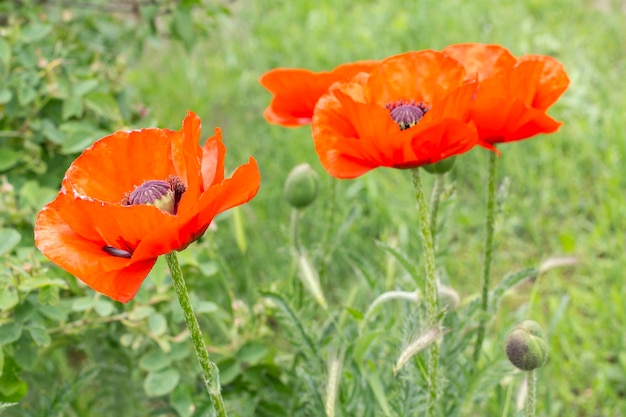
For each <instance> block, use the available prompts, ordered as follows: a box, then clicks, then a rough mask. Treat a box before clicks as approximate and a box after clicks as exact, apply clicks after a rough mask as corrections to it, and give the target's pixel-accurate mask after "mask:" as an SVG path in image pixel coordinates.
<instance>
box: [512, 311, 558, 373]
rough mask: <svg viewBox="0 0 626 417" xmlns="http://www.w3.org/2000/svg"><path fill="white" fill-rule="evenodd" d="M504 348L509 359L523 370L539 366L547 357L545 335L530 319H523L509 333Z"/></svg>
mask: <svg viewBox="0 0 626 417" xmlns="http://www.w3.org/2000/svg"><path fill="white" fill-rule="evenodd" d="M505 349H506V356H507V357H508V358H509V361H511V363H512V364H513V365H515V366H516V367H517V368H519V369H521V370H523V371H532V370H533V369H537V368H541V367H542V366H543V364H544V363H545V362H546V359H547V358H548V345H547V343H546V336H545V334H544V333H543V330H542V329H541V326H539V324H538V323H537V322H535V321H532V320H524V321H523V322H522V323H521V324H519V325H517V326H516V327H515V328H514V329H513V330H512V331H511V332H510V333H509V335H508V336H507V338H506V342H505Z"/></svg>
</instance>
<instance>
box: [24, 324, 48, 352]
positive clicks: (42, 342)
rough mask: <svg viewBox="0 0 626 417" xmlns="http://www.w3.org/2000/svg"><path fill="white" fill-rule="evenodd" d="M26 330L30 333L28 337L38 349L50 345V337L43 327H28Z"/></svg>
mask: <svg viewBox="0 0 626 417" xmlns="http://www.w3.org/2000/svg"><path fill="white" fill-rule="evenodd" d="M26 330H28V332H29V333H30V337H32V338H33V340H34V341H35V343H36V344H37V346H39V347H47V346H49V345H50V342H51V340H50V336H49V335H48V332H47V331H46V329H45V328H44V327H40V326H30V327H27V328H26Z"/></svg>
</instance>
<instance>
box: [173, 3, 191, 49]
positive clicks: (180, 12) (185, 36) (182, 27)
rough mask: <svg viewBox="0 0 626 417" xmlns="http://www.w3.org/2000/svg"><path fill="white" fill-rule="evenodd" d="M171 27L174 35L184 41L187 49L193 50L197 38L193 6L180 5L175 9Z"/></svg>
mask: <svg viewBox="0 0 626 417" xmlns="http://www.w3.org/2000/svg"><path fill="white" fill-rule="evenodd" d="M171 29H172V34H173V35H174V37H175V38H176V39H178V40H180V41H181V42H182V43H183V46H184V47H185V49H186V50H187V51H191V48H192V47H193V43H194V40H195V39H194V38H195V37H194V33H193V19H192V17H191V7H186V6H179V7H177V8H176V10H174V17H173V19H172V28H171Z"/></svg>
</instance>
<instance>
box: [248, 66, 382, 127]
mask: <svg viewBox="0 0 626 417" xmlns="http://www.w3.org/2000/svg"><path fill="white" fill-rule="evenodd" d="M376 62H377V61H357V62H353V63H349V64H343V65H339V66H338V67H336V68H335V69H333V70H332V71H322V72H313V71H309V70H307V69H300V68H276V69H273V70H271V71H268V72H266V73H265V74H263V75H262V76H261V78H260V79H259V82H260V83H261V85H262V86H263V87H265V88H266V89H267V90H268V91H269V92H270V93H272V94H273V95H274V97H273V98H272V101H271V102H270V104H269V106H267V108H266V109H265V112H264V113H263V114H264V116H265V119H266V120H267V121H268V122H270V123H274V124H277V125H282V126H286V127H297V126H303V125H307V124H309V123H311V118H312V117H313V109H314V108H315V104H316V103H317V100H319V98H320V97H321V96H322V94H324V93H325V92H326V91H327V90H328V88H329V87H330V86H331V85H332V84H333V83H335V82H337V81H347V80H349V79H351V78H352V77H353V76H354V75H356V74H358V73H359V72H369V71H370V69H372V67H373V66H374V65H375V64H376Z"/></svg>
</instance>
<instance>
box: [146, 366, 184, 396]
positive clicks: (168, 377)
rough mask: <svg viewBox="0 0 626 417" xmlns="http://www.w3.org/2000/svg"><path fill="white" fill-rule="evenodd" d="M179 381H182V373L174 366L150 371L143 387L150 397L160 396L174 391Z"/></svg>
mask: <svg viewBox="0 0 626 417" xmlns="http://www.w3.org/2000/svg"><path fill="white" fill-rule="evenodd" d="M178 381H180V374H179V373H178V371H177V370H176V369H173V368H168V369H165V370H163V371H157V372H150V373H148V376H147V377H146V379H145V381H144V384H143V389H144V391H145V392H146V394H147V395H148V397H160V396H162V395H167V394H169V393H170V392H172V391H173V390H174V388H176V385H178Z"/></svg>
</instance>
